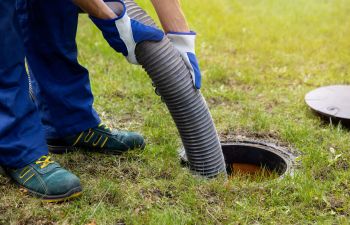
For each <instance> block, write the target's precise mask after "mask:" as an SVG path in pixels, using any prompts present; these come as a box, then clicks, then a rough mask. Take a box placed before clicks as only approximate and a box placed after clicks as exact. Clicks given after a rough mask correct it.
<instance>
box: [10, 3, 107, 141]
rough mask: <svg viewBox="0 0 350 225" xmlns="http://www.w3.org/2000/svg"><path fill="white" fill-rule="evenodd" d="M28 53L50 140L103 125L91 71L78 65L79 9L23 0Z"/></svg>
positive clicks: (22, 19) (21, 7) (22, 21)
mask: <svg viewBox="0 0 350 225" xmlns="http://www.w3.org/2000/svg"><path fill="white" fill-rule="evenodd" d="M17 1H18V3H19V4H18V11H19V19H20V24H21V26H22V31H23V36H24V37H25V53H26V58H27V62H28V65H29V68H30V75H31V78H32V83H33V90H34V93H35V96H36V102H37V104H38V107H39V111H40V114H41V119H42V123H43V125H44V127H45V131H46V132H45V133H46V137H47V138H60V137H65V136H70V135H74V134H77V133H80V132H81V131H83V130H86V129H88V128H91V127H95V126H97V125H98V124H99V123H100V119H99V117H98V115H97V113H96V111H95V110H94V109H93V100H94V99H93V95H92V92H91V87H90V80H89V73H88V71H87V70H86V69H85V68H84V67H83V66H81V65H80V64H79V62H78V59H77V57H78V51H77V45H76V41H75V38H76V33H77V25H78V15H79V14H78V12H79V10H78V7H77V6H75V5H74V4H73V3H72V1H71V0H17Z"/></svg>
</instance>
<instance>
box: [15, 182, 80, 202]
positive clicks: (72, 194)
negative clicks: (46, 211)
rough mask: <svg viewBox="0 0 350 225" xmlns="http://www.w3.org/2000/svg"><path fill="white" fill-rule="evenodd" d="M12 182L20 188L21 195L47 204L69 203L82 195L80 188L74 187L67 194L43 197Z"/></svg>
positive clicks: (43, 195)
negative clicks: (38, 199) (30, 196)
mask: <svg viewBox="0 0 350 225" xmlns="http://www.w3.org/2000/svg"><path fill="white" fill-rule="evenodd" d="M14 182H15V183H16V184H17V185H18V186H19V187H20V188H21V190H22V192H23V193H26V194H29V195H32V196H34V197H37V198H40V199H41V200H42V201H43V202H47V203H60V202H66V201H70V200H72V199H76V198H78V197H80V196H81V195H82V193H83V192H82V188H81V187H76V188H73V189H72V190H69V191H68V192H67V193H65V194H62V195H45V194H41V193H38V192H35V191H32V190H30V189H28V188H26V187H24V186H22V185H20V184H19V183H17V182H16V181H14Z"/></svg>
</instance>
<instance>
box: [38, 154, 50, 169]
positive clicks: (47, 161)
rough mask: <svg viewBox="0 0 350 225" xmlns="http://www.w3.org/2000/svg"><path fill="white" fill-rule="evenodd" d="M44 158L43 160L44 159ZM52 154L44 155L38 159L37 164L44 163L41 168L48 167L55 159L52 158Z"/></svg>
mask: <svg viewBox="0 0 350 225" xmlns="http://www.w3.org/2000/svg"><path fill="white" fill-rule="evenodd" d="M42 159H43V160H42ZM50 159H51V156H46V155H44V156H42V157H41V158H40V159H38V160H37V161H36V162H35V164H42V165H41V166H40V168H41V169H44V168H45V167H47V166H48V165H49V164H51V163H54V161H52V160H50Z"/></svg>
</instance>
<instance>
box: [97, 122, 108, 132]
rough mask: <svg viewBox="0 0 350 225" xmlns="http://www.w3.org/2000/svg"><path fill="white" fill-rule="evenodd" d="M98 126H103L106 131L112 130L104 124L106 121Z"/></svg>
mask: <svg viewBox="0 0 350 225" xmlns="http://www.w3.org/2000/svg"><path fill="white" fill-rule="evenodd" d="M98 127H99V128H101V129H104V130H105V131H108V132H110V131H111V128H109V127H108V126H107V125H106V124H104V123H100V124H99V125H98Z"/></svg>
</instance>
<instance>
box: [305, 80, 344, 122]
mask: <svg viewBox="0 0 350 225" xmlns="http://www.w3.org/2000/svg"><path fill="white" fill-rule="evenodd" d="M305 102H306V104H307V105H308V106H309V107H310V108H311V109H312V110H314V111H316V112H317V113H320V114H322V115H324V116H327V117H333V118H336V119H339V120H350V86H349V85H333V86H326V87H321V88H318V89H316V90H313V91H311V92H309V93H308V94H307V95H306V96H305Z"/></svg>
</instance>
